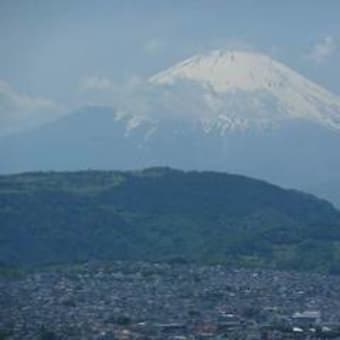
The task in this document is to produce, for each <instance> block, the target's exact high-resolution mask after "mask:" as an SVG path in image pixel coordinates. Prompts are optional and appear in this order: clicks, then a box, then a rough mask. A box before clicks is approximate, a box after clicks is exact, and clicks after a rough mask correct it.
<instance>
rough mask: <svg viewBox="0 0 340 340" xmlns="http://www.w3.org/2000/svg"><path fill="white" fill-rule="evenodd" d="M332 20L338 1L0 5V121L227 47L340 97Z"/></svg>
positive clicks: (74, 101)
mask: <svg viewBox="0 0 340 340" xmlns="http://www.w3.org/2000/svg"><path fill="white" fill-rule="evenodd" d="M339 13H340V1H338V0H327V1H324V0H313V1H311V0H300V1H296V0H286V1H272V0H267V1H261V0H257V1H256V0H248V1H240V0H238V1H227V0H224V1H219V0H206V1H200V0H186V1H183V0H169V1H166V0H164V1H159V0H157V1H151V0H139V1H137V0H135V1H130V0H120V1H118V0H117V1H113V0H111V1H100V0H98V1H86V0H81V1H80V0H79V1H71V0H58V1H52V0H51V1H49V0H35V1H33V0H25V1H21V0H16V1H13V0H0V51H1V53H0V114H1V115H3V117H5V116H6V115H7V116H8V115H9V114H12V113H9V112H10V111H11V109H12V111H13V114H12V115H14V114H15V112H16V111H17V112H22V111H23V110H24V107H25V106H27V103H28V102H29V104H30V105H31V106H30V108H31V111H32V112H33V111H34V110H35V105H36V106H37V111H39V110H40V111H46V110H47V108H48V109H50V110H51V111H55V110H58V109H59V108H60V107H63V108H66V109H69V108H71V107H72V106H74V105H81V104H82V101H83V100H84V103H85V102H86V101H85V99H84V98H86V91H87V90H90V89H92V88H97V89H102V90H103V91H105V89H107V88H110V87H112V84H114V86H118V87H119V86H120V84H128V83H129V82H131V81H132V82H133V81H134V79H138V77H146V76H148V75H152V74H153V73H155V72H157V71H160V70H162V69H164V68H166V67H168V66H171V65H172V64H174V63H175V62H177V61H180V60H182V59H184V58H186V57H190V56H191V55H193V54H195V53H197V52H204V51H208V50H210V49H216V48H230V47H234V48H247V49H253V50H257V51H262V52H265V53H268V54H270V55H272V56H273V57H275V58H276V59H278V60H280V61H282V62H284V63H286V64H288V65H289V66H291V67H292V68H294V69H295V70H297V71H299V72H301V73H302V74H303V75H305V76H307V77H309V78H311V79H312V80H314V81H316V82H318V83H320V84H321V85H323V86H325V87H326V88H328V89H330V90H332V91H333V92H335V93H337V94H339V95H340V67H339V65H340V48H339V45H340V20H339ZM24 94H25V95H27V96H26V97H23V95H24ZM6 96H7V97H6ZM37 97H40V98H37ZM98 98H99V99H100V94H98ZM12 106H14V109H13V108H12ZM5 112H6V113H5ZM3 117H0V124H1V123H2V122H4V120H5V119H6V118H3ZM7 118H8V117H7Z"/></svg>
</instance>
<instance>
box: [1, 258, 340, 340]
mask: <svg viewBox="0 0 340 340" xmlns="http://www.w3.org/2000/svg"><path fill="white" fill-rule="evenodd" d="M0 306H1V308H0V339H2V338H4V339H102V340H105V339H177V340H181V339H182V340H184V339H240V340H242V339H247V340H248V339H253V340H254V339H327V338H329V339H340V277H338V276H330V275H324V274H315V273H314V274H311V273H292V272H277V271H271V270H258V271H254V270H246V269H239V270H235V269H231V268H228V267H224V266H199V265H191V264H166V263H144V262H137V263H128V262H116V263H110V264H100V263H95V264H82V265H77V266H72V267H68V268H49V269H45V270H42V271H40V272H33V273H27V274H26V275H24V276H22V277H18V278H8V277H7V278H6V277H2V278H0Z"/></svg>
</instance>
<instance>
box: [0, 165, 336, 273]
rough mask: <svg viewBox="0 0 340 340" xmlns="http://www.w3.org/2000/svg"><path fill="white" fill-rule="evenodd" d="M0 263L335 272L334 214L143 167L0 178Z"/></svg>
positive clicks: (272, 194)
mask: <svg viewBox="0 0 340 340" xmlns="http://www.w3.org/2000/svg"><path fill="white" fill-rule="evenodd" d="M0 229H1V233H0V263H2V264H4V265H24V266H32V265H33V266H35V265H46V264H70V263H74V262H82V261H89V260H90V261H91V260H103V261H111V260H148V261H176V262H178V261H180V262H183V261H185V262H186V261H189V262H190V261H195V262H200V263H224V264H229V265H234V266H251V267H270V268H279V269H296V270H321V271H331V272H338V271H339V270H340V266H339V263H340V261H339V260H340V212H339V211H337V210H336V209H334V208H333V207H332V205H330V204H329V203H328V202H326V201H323V200H320V199H317V198H316V197H314V196H311V195H307V194H304V193H302V192H298V191H294V190H284V189H281V188H280V187H277V186H274V185H271V184H269V183H266V182H263V181H259V180H255V179H251V178H248V177H243V176H236V175H229V174H224V173H216V172H196V171H192V172H183V171H178V170H173V169H169V168H150V169H146V170H143V171H130V172H121V171H119V172H118V171H116V172H112V171H83V172H70V173H63V172H60V173H58V172H46V173H42V172H39V173H26V174H18V175H11V176H0Z"/></svg>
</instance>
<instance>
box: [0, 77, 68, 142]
mask: <svg viewBox="0 0 340 340" xmlns="http://www.w3.org/2000/svg"><path fill="white" fill-rule="evenodd" d="M62 113H63V110H62V109H61V108H60V107H59V106H58V105H56V104H55V103H54V102H53V101H51V100H48V99H46V98H40V97H32V96H28V95H25V94H21V93H19V92H17V91H15V90H14V89H13V88H12V87H11V86H10V85H9V84H8V83H6V82H4V81H2V80H0V135H5V134H8V133H11V132H15V131H20V130H23V129H25V128H30V127H33V126H36V125H39V124H41V123H44V122H47V121H49V120H51V119H53V118H54V117H55V116H56V115H58V114H62Z"/></svg>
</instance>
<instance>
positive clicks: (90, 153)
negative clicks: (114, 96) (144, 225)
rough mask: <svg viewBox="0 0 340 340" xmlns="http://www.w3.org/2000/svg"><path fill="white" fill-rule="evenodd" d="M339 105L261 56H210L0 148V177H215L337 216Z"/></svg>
mask: <svg viewBox="0 0 340 340" xmlns="http://www.w3.org/2000/svg"><path fill="white" fill-rule="evenodd" d="M339 103H340V100H339V97H337V96H335V95H333V94H331V93H329V92H328V91H326V90H325V89H323V88H321V87H320V86H318V85H316V84H314V83H312V82H311V81H309V80H307V79H305V78H304V77H302V76H301V75H299V74H298V73H297V72H295V71H293V70H291V69H290V68H288V67H287V66H285V65H283V64H282V63H279V62H277V61H275V60H273V59H271V58H270V57H268V56H265V55H262V54H258V53H251V52H240V51H224V52H221V51H214V52H211V53H207V54H204V55H198V56H194V57H192V58H190V59H188V60H186V61H184V62H182V63H179V64H177V65H175V66H173V67H171V68H169V69H168V70H165V71H163V72H160V73H159V74H157V75H155V76H153V77H151V78H150V79H148V81H147V82H145V83H142V84H141V86H140V87H139V88H138V89H136V92H133V93H132V94H131V96H130V97H128V98H122V99H121V100H120V102H119V103H118V102H117V105H116V107H115V108H114V109H113V108H102V107H91V108H83V109H80V110H78V111H77V112H74V113H70V114H69V115H67V116H65V117H63V118H61V119H59V120H57V121H56V122H53V123H50V124H46V125H44V126H42V127H40V128H39V129H35V130H32V131H27V132H26V133H21V134H16V135H12V136H8V137H6V138H0V173H13V172H22V171H36V170H81V169H83V170H84V169H104V170H109V169H134V168H145V167H149V166H158V165H162V166H163V165H164V166H171V167H175V168H181V169H186V170H190V169H198V170H218V171H227V172H233V173H241V174H244V175H247V176H252V177H256V178H262V179H265V180H268V181H270V182H273V183H276V184H278V185H281V186H284V187H293V188H298V189H302V190H306V191H309V190H310V191H311V192H313V193H314V194H316V195H322V197H324V198H326V199H329V200H332V202H333V203H334V204H336V205H337V206H339V207H340V187H339V185H338V183H340V157H338V152H337V150H338V149H339V147H340V129H339V115H340V109H339V108H340V105H339Z"/></svg>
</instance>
